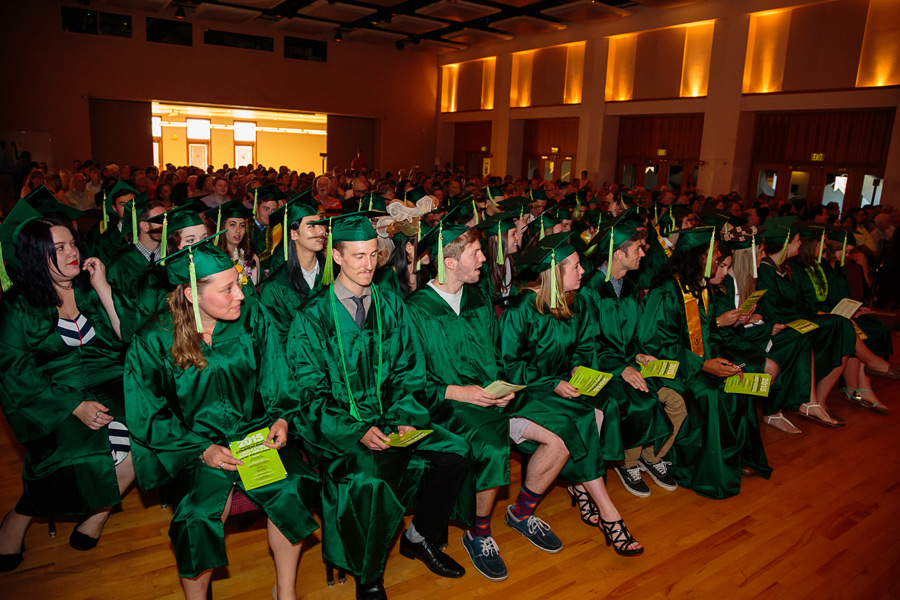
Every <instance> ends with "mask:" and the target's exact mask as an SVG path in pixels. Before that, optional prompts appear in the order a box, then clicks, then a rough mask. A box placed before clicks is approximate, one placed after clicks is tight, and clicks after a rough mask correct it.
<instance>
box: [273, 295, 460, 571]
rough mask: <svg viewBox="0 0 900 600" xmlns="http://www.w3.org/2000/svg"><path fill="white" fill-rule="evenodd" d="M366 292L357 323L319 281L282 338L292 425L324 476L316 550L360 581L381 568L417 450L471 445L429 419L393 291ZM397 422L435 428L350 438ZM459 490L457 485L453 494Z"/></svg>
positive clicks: (410, 495) (414, 476)
mask: <svg viewBox="0 0 900 600" xmlns="http://www.w3.org/2000/svg"><path fill="white" fill-rule="evenodd" d="M371 289H373V290H376V286H373V287H372V288H371ZM375 294H377V299H376V298H375V297H373V299H372V305H371V306H370V308H369V311H368V314H367V317H366V322H365V327H364V328H363V329H362V330H361V329H360V328H359V327H358V326H357V325H356V321H355V320H354V318H353V317H351V316H350V313H349V312H348V311H347V309H346V308H344V306H343V305H342V304H341V302H340V301H339V300H338V299H337V298H336V297H335V294H334V289H333V286H331V285H329V286H324V287H321V288H319V289H318V290H316V291H315V292H314V293H313V295H312V296H311V297H310V298H309V300H308V301H307V302H306V304H304V306H303V310H302V311H300V312H298V313H297V314H296V315H295V316H294V321H293V323H292V324H291V329H290V331H289V333H288V340H287V362H288V367H289V370H290V372H291V374H292V375H293V382H294V386H295V391H294V394H295V395H296V396H297V398H298V399H299V405H300V407H299V410H298V413H297V414H298V418H297V421H298V422H297V424H296V431H297V432H298V433H299V435H300V436H301V437H302V439H303V443H304V448H305V449H306V452H307V455H308V456H309V457H310V459H311V460H312V461H313V462H314V463H315V464H316V465H317V466H318V468H319V471H320V473H321V474H322V478H323V489H322V505H323V511H322V512H323V514H322V533H323V535H322V554H323V556H324V558H325V560H327V561H328V562H330V563H332V564H334V565H336V566H338V567H342V568H344V569H345V570H347V571H348V572H350V573H352V574H354V575H356V576H357V577H359V578H360V579H361V580H362V581H363V582H371V581H374V580H375V579H376V578H378V577H379V576H380V575H381V573H382V572H383V571H384V563H385V561H386V560H387V556H388V551H389V548H390V544H391V540H392V539H393V537H394V535H395V534H396V532H397V529H398V528H399V527H400V524H401V522H402V519H403V514H404V513H405V511H406V510H407V508H408V507H409V506H411V505H412V503H413V502H414V501H415V492H416V488H417V486H418V482H419V480H420V479H421V477H422V474H423V471H424V469H425V466H426V461H424V460H423V459H422V458H421V456H418V455H417V453H416V451H417V450H432V451H438V452H452V453H455V454H459V455H461V456H463V457H467V458H468V455H469V452H470V450H469V445H468V443H466V441H465V440H463V439H462V438H460V437H458V436H456V435H454V434H452V433H450V432H448V431H446V430H444V429H443V428H441V427H440V426H439V425H433V424H432V423H431V420H430V418H429V414H428V410H427V409H426V408H425V406H424V405H425V404H427V400H426V398H425V361H423V360H422V356H421V350H420V349H419V346H418V342H417V341H416V338H415V333H414V331H413V329H412V327H411V325H410V323H409V319H408V316H407V314H406V309H405V307H404V306H403V303H402V301H401V300H400V298H398V297H397V296H395V295H394V294H389V293H382V292H381V291H380V290H376V291H375ZM376 303H377V304H376ZM376 305H377V307H378V308H379V309H380V313H381V314H380V319H381V330H382V340H381V345H380V348H379V343H378V329H379V328H378V320H379V315H378V310H376ZM336 328H340V336H341V339H340V345H339V341H338V334H337V329H336ZM341 349H342V351H341ZM379 363H380V364H381V368H380V369H379ZM344 365H346V368H344ZM379 389H380V392H381V394H380V396H379V394H378V390H379ZM348 390H350V391H351V392H352V399H353V402H352V404H351V397H350V395H348ZM351 411H355V412H357V414H358V418H357V417H356V416H354V415H353V414H352V412H351ZM399 425H409V426H412V427H415V428H417V429H433V430H434V432H433V433H432V434H431V435H429V436H428V437H426V438H425V439H423V440H422V441H420V442H418V443H416V444H414V445H413V446H412V447H408V448H405V449H404V448H390V449H388V450H383V451H373V450H369V449H368V448H366V447H365V446H363V445H362V444H360V443H359V442H360V440H361V439H362V438H363V436H364V435H365V434H366V432H367V431H368V430H369V429H370V428H371V427H373V426H374V427H378V428H379V429H381V431H383V432H385V433H386V434H388V433H390V432H393V431H396V428H397V426H399ZM469 495H470V498H469V502H470V503H471V504H473V506H472V507H470V508H469V509H467V510H466V511H460V512H468V513H470V515H468V518H467V520H471V513H474V490H471V493H470V494H469ZM466 497H467V493H466V491H465V490H463V491H462V492H460V499H462V500H465V499H466Z"/></svg>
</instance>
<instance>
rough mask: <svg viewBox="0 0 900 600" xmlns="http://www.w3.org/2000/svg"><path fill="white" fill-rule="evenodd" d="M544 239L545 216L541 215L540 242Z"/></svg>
mask: <svg viewBox="0 0 900 600" xmlns="http://www.w3.org/2000/svg"><path fill="white" fill-rule="evenodd" d="M542 239H544V215H541V237H539V238H538V240H542Z"/></svg>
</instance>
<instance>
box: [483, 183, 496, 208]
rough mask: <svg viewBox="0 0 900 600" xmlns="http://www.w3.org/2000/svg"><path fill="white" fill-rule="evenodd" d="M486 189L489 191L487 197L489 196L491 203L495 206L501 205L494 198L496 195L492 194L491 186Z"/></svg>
mask: <svg viewBox="0 0 900 600" xmlns="http://www.w3.org/2000/svg"><path fill="white" fill-rule="evenodd" d="M484 189H485V190H486V191H487V197H488V200H490V201H491V204H493V205H494V206H500V205H499V204H497V201H496V200H494V195H493V194H491V186H488V187H486V188H484Z"/></svg>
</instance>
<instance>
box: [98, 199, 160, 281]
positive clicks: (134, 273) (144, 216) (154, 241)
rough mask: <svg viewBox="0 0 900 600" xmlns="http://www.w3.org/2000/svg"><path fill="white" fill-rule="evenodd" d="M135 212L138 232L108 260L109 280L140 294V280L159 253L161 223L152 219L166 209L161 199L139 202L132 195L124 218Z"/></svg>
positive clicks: (126, 219)
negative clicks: (138, 287) (153, 221)
mask: <svg viewBox="0 0 900 600" xmlns="http://www.w3.org/2000/svg"><path fill="white" fill-rule="evenodd" d="M132 212H134V213H135V217H136V221H137V236H135V237H133V238H132V243H131V244H127V245H126V246H125V247H124V248H122V249H121V250H120V251H119V253H118V254H116V255H115V257H113V258H112V260H111V261H110V263H109V281H110V283H111V284H112V285H113V287H116V288H118V289H119V290H121V291H122V293H124V294H125V295H126V296H128V297H130V298H133V297H134V296H135V295H136V294H137V286H138V280H140V278H141V275H143V274H144V272H145V271H146V270H147V268H148V267H149V266H150V265H152V264H153V263H155V262H156V261H157V259H159V256H160V250H161V242H162V227H161V226H159V225H156V224H155V223H150V222H149V220H150V219H152V218H153V217H156V216H158V215H161V214H163V213H164V212H165V207H164V206H163V204H162V202H159V201H157V200H150V201H149V202H145V203H141V204H139V203H138V202H137V199H133V200H131V201H130V202H128V204H126V206H125V211H124V213H123V214H124V215H125V222H129V221H130V220H131V218H132V217H131V213H132Z"/></svg>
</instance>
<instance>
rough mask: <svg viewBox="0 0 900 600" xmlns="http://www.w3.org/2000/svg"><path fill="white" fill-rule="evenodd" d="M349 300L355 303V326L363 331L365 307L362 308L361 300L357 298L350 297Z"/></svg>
mask: <svg viewBox="0 0 900 600" xmlns="http://www.w3.org/2000/svg"><path fill="white" fill-rule="evenodd" d="M350 299H351V300H353V302H355V303H356V324H357V325H358V326H359V328H360V329H363V328H365V326H366V307H365V306H363V299H362V298H359V297H358V296H351V297H350Z"/></svg>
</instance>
